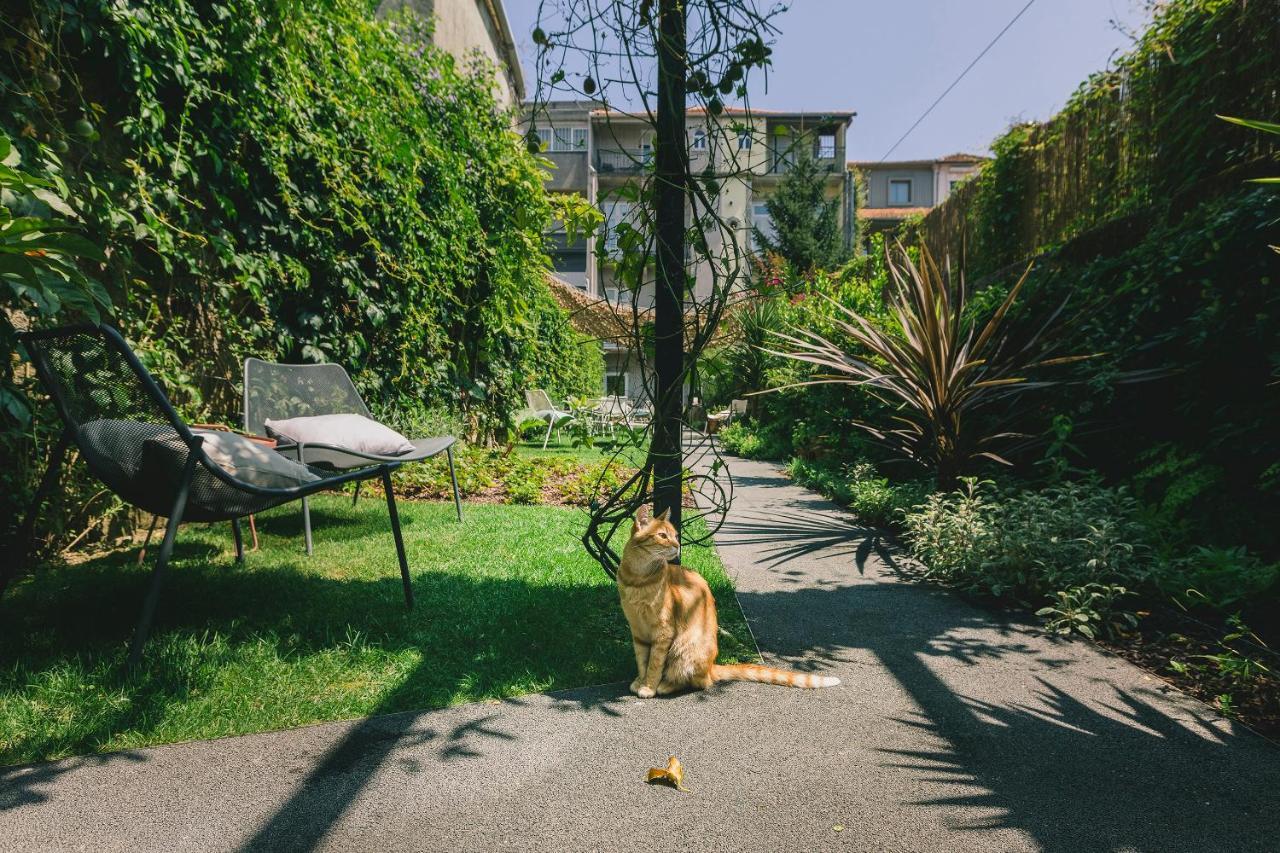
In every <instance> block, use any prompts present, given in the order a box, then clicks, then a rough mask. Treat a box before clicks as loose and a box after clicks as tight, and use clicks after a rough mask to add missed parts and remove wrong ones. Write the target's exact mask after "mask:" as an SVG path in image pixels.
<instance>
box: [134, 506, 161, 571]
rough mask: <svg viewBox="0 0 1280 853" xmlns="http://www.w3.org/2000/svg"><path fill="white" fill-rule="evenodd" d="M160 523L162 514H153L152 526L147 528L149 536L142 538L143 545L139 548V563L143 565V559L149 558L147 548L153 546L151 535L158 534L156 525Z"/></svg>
mask: <svg viewBox="0 0 1280 853" xmlns="http://www.w3.org/2000/svg"><path fill="white" fill-rule="evenodd" d="M159 523H160V516H158V515H153V516H151V526H150V527H148V528H147V538H146V539H143V540H142V547H141V548H139V549H138V565H139V566H141V565H142V562H143V560H145V559H147V549H148V548H150V547H151V537H152V536H155V535H156V525H157V524H159Z"/></svg>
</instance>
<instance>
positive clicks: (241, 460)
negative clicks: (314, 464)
mask: <svg viewBox="0 0 1280 853" xmlns="http://www.w3.org/2000/svg"><path fill="white" fill-rule="evenodd" d="M195 432H196V435H198V436H200V437H201V438H203V439H204V444H203V445H202V447H203V449H204V453H205V455H206V456H208V457H209V461H210V462H212V463H213V464H215V465H217V466H218V467H219V468H221V469H222V470H223V471H226V472H227V473H228V474H230V475H231V476H232V477H235V478H236V479H237V480H242V481H244V482H246V483H249V484H250V485H253V486H258V487H259V488H263V489H292V488H293V487H295V486H301V485H304V484H306V483H314V482H315V481H316V480H319V479H320V475H318V474H316V473H315V472H313V471H311V470H310V469H308V468H307V466H305V465H299V464H298V463H297V462H294V461H293V460H292V459H289V458H288V457H286V456H283V455H281V454H279V453H276V452H275V450H273V449H272V448H270V447H268V446H267V445H265V444H263V443H262V442H260V441H253V440H252V439H248V438H245V437H244V436H243V435H236V434H235V433H233V432H219V431H216V430H196V431H195Z"/></svg>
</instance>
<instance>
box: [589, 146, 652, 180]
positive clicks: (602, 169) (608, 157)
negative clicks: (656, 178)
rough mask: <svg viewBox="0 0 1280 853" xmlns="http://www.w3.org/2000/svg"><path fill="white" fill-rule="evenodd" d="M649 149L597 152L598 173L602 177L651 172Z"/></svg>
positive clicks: (610, 149)
mask: <svg viewBox="0 0 1280 853" xmlns="http://www.w3.org/2000/svg"><path fill="white" fill-rule="evenodd" d="M652 162H653V150H652V149H649V148H601V149H599V150H597V151H596V171H597V172H599V173H600V174H601V175H639V174H641V173H642V172H646V171H648V170H649V165H650V163H652Z"/></svg>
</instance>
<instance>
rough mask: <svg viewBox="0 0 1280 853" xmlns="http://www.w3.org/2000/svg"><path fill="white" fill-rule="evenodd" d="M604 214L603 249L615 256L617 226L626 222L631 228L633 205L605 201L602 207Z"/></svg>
mask: <svg viewBox="0 0 1280 853" xmlns="http://www.w3.org/2000/svg"><path fill="white" fill-rule="evenodd" d="M601 207H602V210H603V213H604V227H605V229H606V230H605V235H604V249H605V251H606V252H608V253H610V254H617V251H618V226H619V225H621V224H622V223H623V222H626V223H627V224H628V225H630V226H631V227H632V228H634V227H635V223H634V222H633V221H632V212H633V210H634V208H635V205H634V204H633V203H632V202H629V201H613V202H609V201H606V202H605V203H604V204H603V205H602V206H601Z"/></svg>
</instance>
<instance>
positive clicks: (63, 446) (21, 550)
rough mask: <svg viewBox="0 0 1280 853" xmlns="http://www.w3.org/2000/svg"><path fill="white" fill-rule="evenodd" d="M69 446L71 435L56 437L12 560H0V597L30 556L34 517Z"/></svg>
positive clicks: (54, 479) (53, 480)
mask: <svg viewBox="0 0 1280 853" xmlns="http://www.w3.org/2000/svg"><path fill="white" fill-rule="evenodd" d="M70 446H71V433H70V432H67V431H65V430H64V431H63V432H62V434H61V435H59V436H58V443H57V444H55V445H54V446H53V453H52V454H51V455H50V456H49V467H48V468H45V469H44V476H42V477H41V478H40V485H39V486H37V487H36V493H35V497H34V498H33V499H32V501H31V508H30V509H29V510H27V515H26V517H25V518H23V519H22V526H21V527H19V528H18V532H17V534H16V538H15V539H14V547H13V551H12V559H8V560H0V595H4V591H5V589H6V588H7V587H8V586H9V581H10V580H12V579H13V575H14V574H15V573H16V572H17V571H18V567H19V566H20V565H26V563H27V562H28V559H29V558H30V556H31V553H30V552H31V540H32V539H33V538H35V534H36V516H38V515H39V514H40V507H41V506H43V505H44V502H45V500H47V499H48V497H49V493H50V492H52V491H53V487H54V486H55V485H57V483H58V474H59V473H61V471H62V462H63V460H65V459H66V457H67V448H68V447H70Z"/></svg>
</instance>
